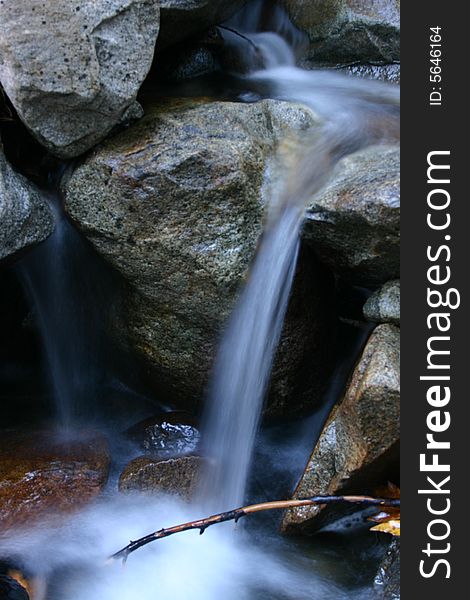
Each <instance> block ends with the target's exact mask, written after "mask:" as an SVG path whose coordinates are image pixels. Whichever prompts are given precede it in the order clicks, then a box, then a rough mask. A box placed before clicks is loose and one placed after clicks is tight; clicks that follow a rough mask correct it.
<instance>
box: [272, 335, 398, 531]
mask: <svg viewBox="0 0 470 600" xmlns="http://www.w3.org/2000/svg"><path fill="white" fill-rule="evenodd" d="M399 356H400V332H399V329H398V328H396V327H394V326H393V325H380V326H378V327H377V328H376V329H375V330H374V331H373V333H372V335H371V336H370V338H369V340H368V342H367V344H366V347H365V349H364V351H363V353H362V356H361V358H360V360H359V362H358V364H357V366H356V368H355V370H354V373H353V375H352V378H351V381H350V383H349V386H348V389H347V391H346V393H345V396H344V398H343V400H342V402H341V403H340V404H339V405H337V406H336V408H335V409H333V412H332V413H331V415H330V417H329V418H328V421H327V423H326V424H325V426H324V428H323V431H322V433H321V435H320V438H319V440H318V442H317V444H316V446H315V448H314V450H313V453H312V455H311V457H310V459H309V461H308V463H307V466H306V469H305V471H304V473H303V475H302V477H301V479H300V482H299V484H298V485H297V487H296V489H295V492H294V498H308V497H310V496H314V495H320V494H326V495H330V494H331V495H336V494H341V493H346V492H351V493H365V490H367V489H371V486H372V488H373V487H374V485H376V484H377V483H379V482H380V479H376V478H378V477H379V476H380V475H381V474H383V470H384V469H386V468H388V467H389V465H390V463H393V462H394V461H396V459H397V451H398V442H399V437H400V422H399V410H400V380H399V373H400V371H399V360H400V359H399ZM326 510H327V509H325V507H320V506H315V507H302V508H298V509H291V510H289V511H287V513H286V515H285V517H284V521H283V525H282V528H283V530H284V531H285V532H288V533H295V532H300V531H311V530H312V529H316V528H318V527H319V526H320V525H321V524H322V523H323V522H324V520H325V518H326V516H327V514H328V513H326ZM323 513H325V514H323Z"/></svg>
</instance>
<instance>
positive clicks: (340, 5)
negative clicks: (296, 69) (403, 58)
mask: <svg viewBox="0 0 470 600" xmlns="http://www.w3.org/2000/svg"><path fill="white" fill-rule="evenodd" d="M281 2H282V4H283V5H284V6H285V8H286V9H287V12H288V14H289V16H290V18H291V19H292V21H293V23H294V24H295V25H296V26H297V27H298V28H299V29H300V30H301V31H304V32H306V33H307V34H308V37H309V50H308V52H307V55H306V63H307V66H308V65H309V64H312V63H349V62H352V61H360V62H384V63H390V62H393V61H396V60H399V58H400V0H315V1H314V2H304V1H303V0H281Z"/></svg>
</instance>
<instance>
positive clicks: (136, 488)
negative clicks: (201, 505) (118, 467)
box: [119, 456, 204, 500]
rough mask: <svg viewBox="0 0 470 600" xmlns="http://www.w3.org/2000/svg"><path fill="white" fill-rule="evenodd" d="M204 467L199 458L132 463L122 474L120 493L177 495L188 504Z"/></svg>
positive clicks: (147, 460)
mask: <svg viewBox="0 0 470 600" xmlns="http://www.w3.org/2000/svg"><path fill="white" fill-rule="evenodd" d="M203 465H204V459H203V458H201V457H200V456H177V457H173V458H166V459H163V460H162V459H156V458H152V457H148V456H141V457H139V458H135V459H134V460H132V461H131V462H130V463H129V464H128V465H127V466H126V467H125V468H124V470H123V472H122V473H121V477H120V478H119V490H120V491H121V492H153V493H163V494H175V495H177V496H180V497H182V498H184V499H185V500H189V499H190V498H191V497H192V495H193V494H194V491H195V490H196V487H197V483H198V478H199V474H200V472H201V469H202V467H203Z"/></svg>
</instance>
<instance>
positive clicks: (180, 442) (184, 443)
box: [126, 411, 201, 457]
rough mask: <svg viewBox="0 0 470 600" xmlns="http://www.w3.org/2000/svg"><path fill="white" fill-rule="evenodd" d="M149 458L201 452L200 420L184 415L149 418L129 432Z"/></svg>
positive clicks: (131, 428) (128, 434)
mask: <svg viewBox="0 0 470 600" xmlns="http://www.w3.org/2000/svg"><path fill="white" fill-rule="evenodd" d="M126 435H127V437H128V438H129V439H131V440H132V441H134V442H135V443H136V444H138V445H139V446H140V447H141V448H142V450H144V451H145V452H146V453H147V454H149V453H150V454H152V455H155V456H159V457H174V456H181V455H183V454H191V453H193V452H195V451H196V450H197V447H198V445H199V441H200V438H201V434H200V431H199V424H198V422H197V420H196V419H195V418H194V417H192V416H191V415H189V414H187V413H184V412H182V411H174V412H171V413H167V414H164V415H161V416H157V417H149V418H148V419H144V420H143V421H140V422H139V423H136V424H135V425H133V426H132V427H130V428H129V429H128V430H127V431H126Z"/></svg>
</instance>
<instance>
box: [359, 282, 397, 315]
mask: <svg viewBox="0 0 470 600" xmlns="http://www.w3.org/2000/svg"><path fill="white" fill-rule="evenodd" d="M364 316H365V318H366V319H367V320H368V321H372V322H373V323H393V324H394V325H400V282H399V281H398V280H395V281H389V282H387V283H386V284H385V285H383V286H382V287H381V288H380V289H378V290H377V291H376V292H374V293H373V294H372V296H371V297H370V298H369V299H368V300H367V302H366V303H365V304H364Z"/></svg>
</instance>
